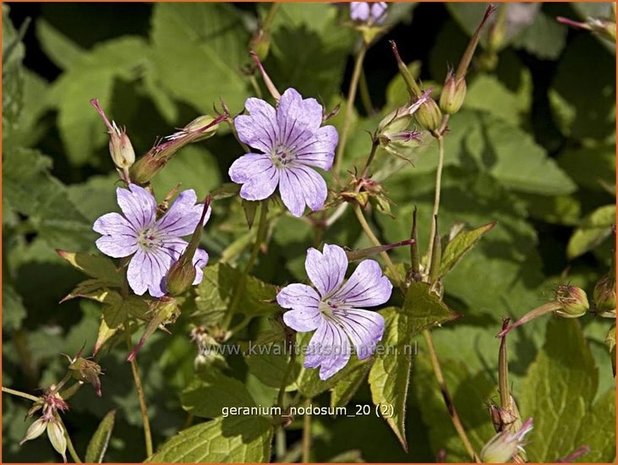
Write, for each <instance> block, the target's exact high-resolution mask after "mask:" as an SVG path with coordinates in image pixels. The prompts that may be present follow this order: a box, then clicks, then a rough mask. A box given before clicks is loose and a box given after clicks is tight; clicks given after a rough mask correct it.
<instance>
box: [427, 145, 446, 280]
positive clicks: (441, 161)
mask: <svg viewBox="0 0 618 465" xmlns="http://www.w3.org/2000/svg"><path fill="white" fill-rule="evenodd" d="M437 140H438V169H437V170H436V190H435V192H434V197H433V211H432V215H431V218H432V222H431V234H430V235H429V251H428V252H427V270H430V269H431V257H432V255H433V245H434V242H435V240H436V234H437V231H438V228H437V223H438V212H439V211H440V192H441V190H442V170H443V169H444V138H443V137H442V136H441V135H440V136H438V137H437Z"/></svg>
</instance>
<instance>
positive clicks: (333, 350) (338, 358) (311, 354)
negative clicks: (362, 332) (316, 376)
mask: <svg viewBox="0 0 618 465" xmlns="http://www.w3.org/2000/svg"><path fill="white" fill-rule="evenodd" d="M350 352H351V350H350V341H349V340H348V336H346V334H345V332H344V331H343V329H341V328H340V327H339V326H337V325H336V324H334V323H332V322H330V321H328V320H324V321H323V322H322V324H321V325H320V327H319V328H318V330H317V331H316V332H315V334H314V335H313V337H312V338H311V340H310V341H309V345H308V347H307V353H306V355H305V363H304V365H305V367H306V368H317V367H320V379H321V380H326V379H328V378H330V377H331V376H333V375H334V374H335V373H337V372H338V371H339V370H341V369H342V368H343V367H344V366H346V364H347V363H348V360H350Z"/></svg>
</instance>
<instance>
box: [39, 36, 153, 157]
mask: <svg viewBox="0 0 618 465" xmlns="http://www.w3.org/2000/svg"><path fill="white" fill-rule="evenodd" d="M148 57H149V47H148V45H147V44H146V42H145V41H144V40H143V39H142V38H140V37H130V36H125V37H121V38H118V39H114V40H110V41H107V42H104V43H102V44H101V45H97V46H96V47H94V48H93V49H92V50H91V51H90V52H89V53H86V54H83V55H81V57H80V59H79V60H78V61H76V62H75V63H74V64H73V66H71V67H70V68H69V69H68V70H67V71H66V72H65V73H63V74H62V75H61V77H60V78H59V79H58V80H57V81H55V82H54V84H53V87H52V90H51V96H50V98H51V102H52V104H53V105H54V106H55V107H56V108H57V109H58V128H59V129H60V135H61V137H62V142H63V144H64V146H65V147H66V151H67V156H68V157H69V160H70V161H71V163H73V164H75V165H83V164H86V163H88V162H92V160H91V158H92V155H93V153H94V151H95V149H97V148H99V147H101V146H103V145H104V144H105V142H106V141H107V140H108V137H109V136H108V135H107V133H106V130H105V125H104V124H103V121H101V117H100V116H99V115H98V114H97V112H96V111H95V110H94V108H92V106H91V105H89V103H88V102H89V101H90V99H92V98H95V97H96V98H98V99H99V101H100V102H101V106H102V107H103V108H106V107H108V105H109V104H110V102H111V98H112V92H113V85H114V81H115V80H116V79H122V80H124V81H132V80H133V79H135V78H137V76H138V72H139V70H140V67H141V66H143V65H144V63H147V61H148ZM119 123H122V122H119Z"/></svg>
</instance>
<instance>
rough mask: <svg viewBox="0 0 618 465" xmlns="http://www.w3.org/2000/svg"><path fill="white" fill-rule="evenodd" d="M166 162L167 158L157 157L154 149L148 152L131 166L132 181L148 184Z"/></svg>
mask: <svg viewBox="0 0 618 465" xmlns="http://www.w3.org/2000/svg"><path fill="white" fill-rule="evenodd" d="M166 163H167V160H165V159H163V158H158V157H156V155H155V154H154V153H153V152H152V151H151V152H148V153H147V154H146V155H144V156H143V157H142V158H140V159H139V160H137V162H136V163H135V164H134V165H133V166H132V167H131V170H130V171H129V174H130V176H131V181H132V182H134V183H135V184H141V185H144V184H147V183H148V182H150V180H151V179H152V178H153V177H154V175H155V174H157V173H158V172H159V170H160V169H161V168H163V167H164V166H165V164H166Z"/></svg>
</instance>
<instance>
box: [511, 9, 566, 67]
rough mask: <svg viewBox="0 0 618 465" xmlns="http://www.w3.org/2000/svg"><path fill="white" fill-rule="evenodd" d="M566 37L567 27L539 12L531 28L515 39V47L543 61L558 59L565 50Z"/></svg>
mask: <svg viewBox="0 0 618 465" xmlns="http://www.w3.org/2000/svg"><path fill="white" fill-rule="evenodd" d="M505 6H506V5H505ZM509 7H510V5H509ZM566 36H567V28H566V26H564V25H562V24H560V23H558V21H556V20H555V18H553V17H552V16H549V15H546V14H544V13H543V12H539V13H538V14H537V15H536V16H535V17H534V21H533V22H532V24H531V25H530V26H528V27H527V28H526V29H524V30H523V31H521V32H520V33H519V34H518V35H517V36H515V37H513V46H514V47H515V48H523V49H524V50H526V51H527V52H530V53H532V54H534V55H536V56H537V57H539V58H541V59H544V60H551V59H556V58H558V56H559V55H560V52H562V50H563V49H564V46H565V43H566Z"/></svg>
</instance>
